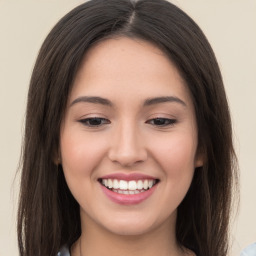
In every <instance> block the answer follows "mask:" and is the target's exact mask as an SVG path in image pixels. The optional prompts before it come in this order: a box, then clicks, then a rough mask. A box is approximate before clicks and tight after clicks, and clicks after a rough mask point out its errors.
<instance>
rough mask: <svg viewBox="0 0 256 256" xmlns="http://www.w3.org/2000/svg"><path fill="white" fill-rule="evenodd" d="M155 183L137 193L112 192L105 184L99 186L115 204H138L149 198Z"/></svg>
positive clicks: (154, 188)
mask: <svg viewBox="0 0 256 256" xmlns="http://www.w3.org/2000/svg"><path fill="white" fill-rule="evenodd" d="M156 187H157V184H156V185H154V186H153V187H152V188H150V189H148V190H146V191H144V192H141V193H139V194H133V195H130V194H128V195H127V194H119V193H116V192H113V191H112V190H110V189H107V188H106V187H105V186H103V185H101V188H102V190H103V192H104V194H105V195H106V196H107V197H108V198H109V199H110V200H111V201H113V202H115V203H117V204H122V205H133V204H139V203H141V202H143V201H145V200H146V199H147V198H149V197H150V196H151V195H152V194H153V193H154V191H155V190H156Z"/></svg>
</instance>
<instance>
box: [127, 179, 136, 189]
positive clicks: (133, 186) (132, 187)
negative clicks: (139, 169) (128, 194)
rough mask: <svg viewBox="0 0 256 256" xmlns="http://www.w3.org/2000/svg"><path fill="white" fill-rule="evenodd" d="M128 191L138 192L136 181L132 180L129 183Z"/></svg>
mask: <svg viewBox="0 0 256 256" xmlns="http://www.w3.org/2000/svg"><path fill="white" fill-rule="evenodd" d="M128 189H129V190H136V189H137V184H136V181H135V180H131V181H129V182H128Z"/></svg>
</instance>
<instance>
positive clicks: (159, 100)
mask: <svg viewBox="0 0 256 256" xmlns="http://www.w3.org/2000/svg"><path fill="white" fill-rule="evenodd" d="M166 102H176V103H179V104H181V105H183V106H184V107H186V106H187V105H186V103H185V102H184V101H183V100H181V99H180V98H178V97H175V96H165V97H156V98H150V99H146V100H145V102H144V106H150V105H154V104H160V103H166Z"/></svg>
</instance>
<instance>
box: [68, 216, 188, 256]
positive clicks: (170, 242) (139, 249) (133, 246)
mask: <svg viewBox="0 0 256 256" xmlns="http://www.w3.org/2000/svg"><path fill="white" fill-rule="evenodd" d="M175 221H176V218H175V219H172V220H168V221H167V222H165V223H163V224H162V225H160V226H159V227H158V228H157V229H154V230H151V231H149V232H146V233H143V234H139V235H120V234H114V233H112V232H110V231H109V230H106V229H105V228H103V227H101V226H99V225H97V224H95V223H94V222H91V221H90V219H88V218H86V220H85V221H84V222H83V221H82V235H81V237H80V239H79V240H78V241H77V243H75V244H74V246H73V248H72V255H74V256H102V255H104V256H110V255H111V256H120V255H125V256H144V255H145V256H153V255H154V256H155V255H159V256H160V255H161V256H181V255H184V252H183V251H182V250H181V248H180V247H179V246H178V245H177V242H176V238H175ZM85 223H86V224H85ZM80 251H81V253H80ZM188 255H189V254H188Z"/></svg>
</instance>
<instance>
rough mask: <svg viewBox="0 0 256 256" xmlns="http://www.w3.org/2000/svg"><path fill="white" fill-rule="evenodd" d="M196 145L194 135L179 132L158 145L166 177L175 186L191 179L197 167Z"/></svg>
mask: <svg viewBox="0 0 256 256" xmlns="http://www.w3.org/2000/svg"><path fill="white" fill-rule="evenodd" d="M167 141H168V143H167ZM196 147H197V144H196V141H195V140H194V136H189V135H188V136H184V135H182V136H179V135H177V134H176V135H175V136H173V137H172V138H169V139H166V140H165V143H161V144H158V146H157V147H156V152H157V153H156V157H157V161H158V163H159V164H160V165H161V167H162V169H163V170H164V174H165V175H166V178H167V179H169V180H170V181H171V182H172V183H174V184H175V186H176V185H177V187H178V186H179V184H180V183H182V182H186V183H187V182H190V181H191V179H192V176H193V173H194V169H195V164H194V162H195V154H196Z"/></svg>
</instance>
